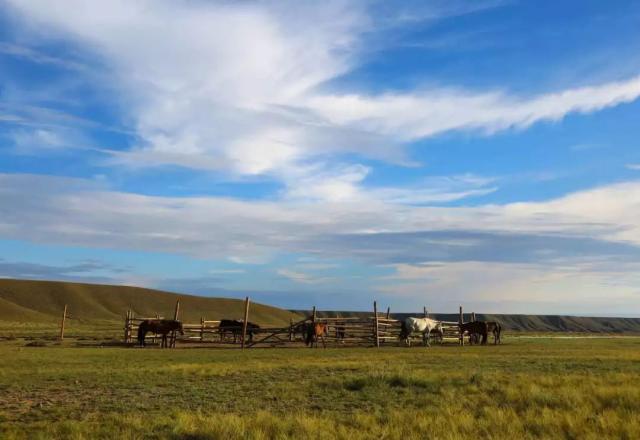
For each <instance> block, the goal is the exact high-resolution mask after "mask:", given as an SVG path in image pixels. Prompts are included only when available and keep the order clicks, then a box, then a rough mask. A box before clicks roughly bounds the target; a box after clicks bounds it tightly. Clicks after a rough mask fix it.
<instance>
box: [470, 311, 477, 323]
mask: <svg viewBox="0 0 640 440" xmlns="http://www.w3.org/2000/svg"><path fill="white" fill-rule="evenodd" d="M471 322H476V312H471Z"/></svg>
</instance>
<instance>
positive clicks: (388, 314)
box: [387, 307, 391, 319]
mask: <svg viewBox="0 0 640 440" xmlns="http://www.w3.org/2000/svg"><path fill="white" fill-rule="evenodd" d="M390 318H391V307H387V319H390Z"/></svg>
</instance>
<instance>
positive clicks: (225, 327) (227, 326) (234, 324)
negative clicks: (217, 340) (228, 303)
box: [218, 319, 260, 344]
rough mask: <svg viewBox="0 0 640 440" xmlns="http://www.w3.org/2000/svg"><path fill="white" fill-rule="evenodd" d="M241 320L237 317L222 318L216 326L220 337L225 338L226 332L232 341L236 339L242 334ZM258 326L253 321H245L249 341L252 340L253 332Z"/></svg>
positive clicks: (234, 341)
mask: <svg viewBox="0 0 640 440" xmlns="http://www.w3.org/2000/svg"><path fill="white" fill-rule="evenodd" d="M242 325H243V322H242V321H239V320H237V319H223V320H221V321H220V325H219V326H218V332H219V333H220V337H221V338H226V337H227V335H228V334H231V335H232V336H233V343H234V344H235V343H236V342H237V341H238V337H240V336H241V335H242ZM259 328H260V326H259V325H258V324H254V323H253V322H247V334H248V335H249V342H252V341H253V334H254V333H255V332H256V331H257V330H258V329H259Z"/></svg>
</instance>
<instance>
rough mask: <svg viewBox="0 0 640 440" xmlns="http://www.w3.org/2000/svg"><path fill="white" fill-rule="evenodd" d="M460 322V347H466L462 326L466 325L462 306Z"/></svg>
mask: <svg viewBox="0 0 640 440" xmlns="http://www.w3.org/2000/svg"><path fill="white" fill-rule="evenodd" d="M458 322H459V323H460V345H464V332H463V331H462V324H463V323H464V316H463V314H462V306H460V314H459V316H458Z"/></svg>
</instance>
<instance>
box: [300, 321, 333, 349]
mask: <svg viewBox="0 0 640 440" xmlns="http://www.w3.org/2000/svg"><path fill="white" fill-rule="evenodd" d="M328 328H329V326H328V325H327V324H326V323H321V322H315V323H313V322H310V323H307V325H306V328H305V330H306V335H305V339H304V343H305V345H306V346H307V347H313V346H314V344H315V346H316V348H317V347H318V339H321V340H322V346H323V347H324V348H327V343H326V341H325V340H324V337H325V336H326V335H327V334H328V332H329V330H328Z"/></svg>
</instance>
